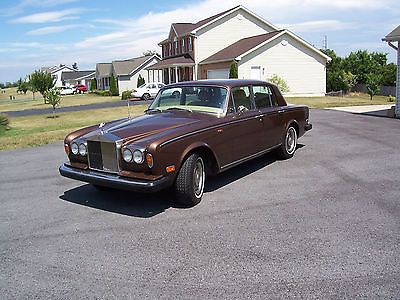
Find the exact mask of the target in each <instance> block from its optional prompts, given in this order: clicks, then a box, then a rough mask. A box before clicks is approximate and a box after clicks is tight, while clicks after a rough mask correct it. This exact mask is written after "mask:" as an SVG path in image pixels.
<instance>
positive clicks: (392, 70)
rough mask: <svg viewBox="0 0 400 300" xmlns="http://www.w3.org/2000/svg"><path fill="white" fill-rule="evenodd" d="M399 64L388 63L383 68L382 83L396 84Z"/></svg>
mask: <svg viewBox="0 0 400 300" xmlns="http://www.w3.org/2000/svg"><path fill="white" fill-rule="evenodd" d="M396 76H397V65H396V64H395V63H390V64H387V65H386V66H384V67H383V70H382V84H383V85H387V86H395V85H396Z"/></svg>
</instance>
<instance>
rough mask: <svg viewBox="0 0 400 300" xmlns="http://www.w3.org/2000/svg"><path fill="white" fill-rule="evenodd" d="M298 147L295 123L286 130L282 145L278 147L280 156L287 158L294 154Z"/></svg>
mask: <svg viewBox="0 0 400 300" xmlns="http://www.w3.org/2000/svg"><path fill="white" fill-rule="evenodd" d="M296 147H297V132H296V128H294V126H293V125H290V126H289V128H288V129H287V131H286V134H285V138H284V140H283V142H282V145H281V146H280V148H279V149H278V155H279V157H280V158H283V159H287V158H291V157H293V155H294V152H295V151H296Z"/></svg>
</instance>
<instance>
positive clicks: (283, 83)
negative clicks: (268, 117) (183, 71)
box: [267, 74, 290, 93]
mask: <svg viewBox="0 0 400 300" xmlns="http://www.w3.org/2000/svg"><path fill="white" fill-rule="evenodd" d="M267 81H269V82H272V83H275V84H276V85H277V86H278V87H279V89H280V90H281V92H283V93H286V92H290V89H289V86H288V84H287V83H286V81H285V80H284V79H283V78H282V77H279V76H278V75H276V74H274V76H272V77H270V78H267Z"/></svg>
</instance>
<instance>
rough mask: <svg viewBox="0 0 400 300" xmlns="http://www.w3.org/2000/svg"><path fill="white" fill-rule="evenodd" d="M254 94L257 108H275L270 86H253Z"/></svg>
mask: <svg viewBox="0 0 400 300" xmlns="http://www.w3.org/2000/svg"><path fill="white" fill-rule="evenodd" d="M253 94H254V102H255V103H256V107H257V108H266V107H271V106H273V102H272V90H271V88H270V87H269V86H253Z"/></svg>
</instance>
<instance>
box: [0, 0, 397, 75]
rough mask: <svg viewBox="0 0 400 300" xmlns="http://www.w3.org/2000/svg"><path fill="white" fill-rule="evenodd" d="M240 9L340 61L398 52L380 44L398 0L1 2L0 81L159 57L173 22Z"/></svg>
mask: <svg viewBox="0 0 400 300" xmlns="http://www.w3.org/2000/svg"><path fill="white" fill-rule="evenodd" d="M236 5H242V6H244V7H246V8H247V9H249V10H250V11H252V12H253V13H255V14H256V15H258V16H260V17H262V18H263V19H264V20H266V21H268V22H270V23H272V24H274V25H276V26H277V27H279V28H281V29H289V30H290V31H292V32H293V33H295V34H297V35H298V36H300V37H301V38H302V39H304V40H306V41H307V42H309V43H310V44H312V45H314V46H315V47H317V48H319V49H320V48H322V47H323V46H324V40H325V37H326V40H327V46H328V48H329V49H333V50H335V52H336V53H337V54H338V55H340V56H346V55H348V54H349V53H350V52H352V51H357V50H360V49H361V50H368V51H370V52H371V51H377V52H383V53H388V60H389V62H395V61H396V53H395V51H394V50H393V49H392V48H390V47H389V46H388V45H387V43H385V42H382V41H381V39H382V38H383V37H384V36H385V35H386V34H388V33H389V32H391V31H392V30H393V29H394V28H395V27H397V26H398V25H399V24H400V1H399V0H328V1H325V0H279V1H276V0H275V1H265V0H249V1H236V0H224V1H221V0H203V1H189V0H176V1H170V0H169V1H167V0H159V1H151V0H148V1H136V0H114V1H112V0H96V1H93V0H92V1H85V0H1V5H0V36H1V38H0V82H6V81H10V82H13V81H16V80H17V79H18V78H19V77H22V78H24V77H25V75H27V74H30V73H32V72H33V71H34V70H36V69H40V68H41V67H43V66H53V65H60V64H66V65H72V64H73V63H74V62H76V63H77V64H78V67H79V69H80V70H91V69H95V68H96V63H98V62H111V61H112V60H116V59H127V58H133V57H138V56H141V55H142V53H143V52H144V51H146V50H153V51H157V52H159V53H161V51H160V47H159V46H158V45H157V44H158V43H159V42H160V41H162V40H164V39H165V38H167V36H168V32H169V29H170V26H171V23H175V22H176V23H178V22H190V23H196V22H197V21H199V20H202V19H205V18H207V17H209V16H212V15H214V14H217V13H220V12H222V11H225V10H227V9H229V8H232V7H234V6H236Z"/></svg>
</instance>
